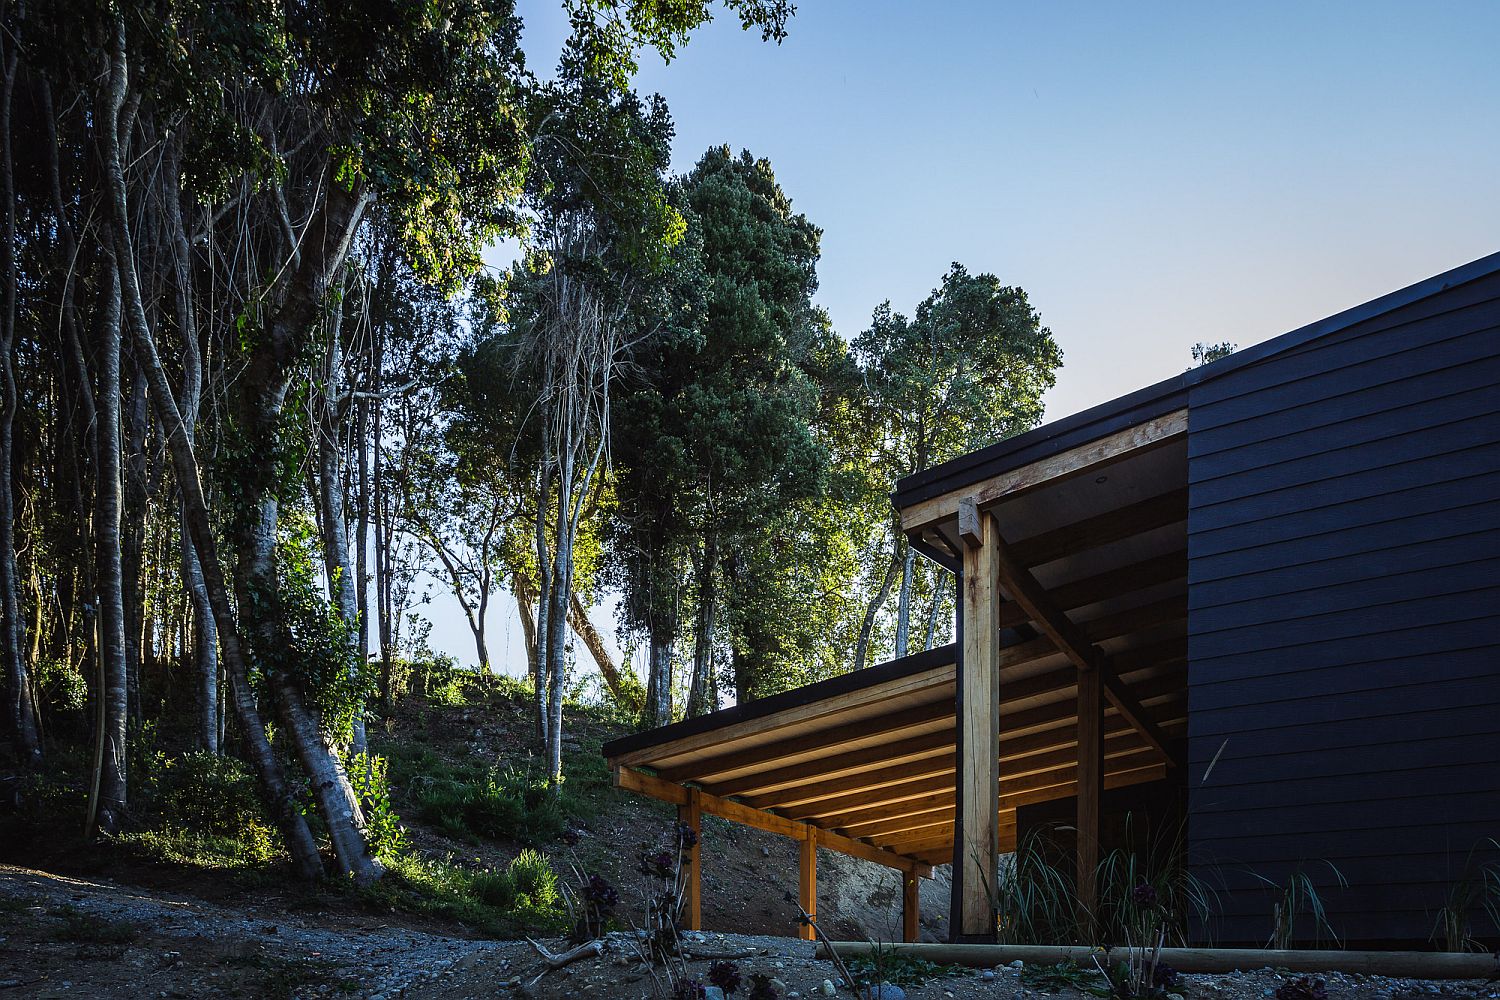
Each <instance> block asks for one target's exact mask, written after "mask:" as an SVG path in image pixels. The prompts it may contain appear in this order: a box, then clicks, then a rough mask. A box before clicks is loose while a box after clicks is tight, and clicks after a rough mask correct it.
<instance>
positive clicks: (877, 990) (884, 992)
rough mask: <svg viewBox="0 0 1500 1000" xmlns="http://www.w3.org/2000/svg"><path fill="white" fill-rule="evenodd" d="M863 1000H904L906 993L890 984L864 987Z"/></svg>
mask: <svg viewBox="0 0 1500 1000" xmlns="http://www.w3.org/2000/svg"><path fill="white" fill-rule="evenodd" d="M865 1000H906V991H905V990H903V989H902V988H901V987H899V986H894V985H892V984H891V983H881V984H880V985H878V986H867V987H865Z"/></svg>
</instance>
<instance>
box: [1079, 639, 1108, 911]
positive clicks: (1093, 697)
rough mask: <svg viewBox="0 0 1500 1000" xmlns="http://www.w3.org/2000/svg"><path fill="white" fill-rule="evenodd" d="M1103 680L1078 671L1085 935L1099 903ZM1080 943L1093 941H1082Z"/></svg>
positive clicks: (1081, 904) (1081, 889)
mask: <svg viewBox="0 0 1500 1000" xmlns="http://www.w3.org/2000/svg"><path fill="white" fill-rule="evenodd" d="M1103 732H1104V677H1103V675H1102V674H1101V673H1100V671H1098V670H1084V669H1081V668H1080V669H1079V671H1078V781H1077V804H1078V822H1077V827H1078V923H1079V929H1080V931H1084V932H1086V931H1087V930H1088V929H1089V928H1090V926H1091V924H1092V922H1093V918H1094V914H1095V906H1096V904H1097V903H1098V884H1097V882H1096V880H1095V876H1096V873H1097V871H1098V868H1099V833H1100V823H1099V813H1100V808H1101V802H1100V798H1101V796H1102V794H1103V788H1104V738H1103ZM1082 940H1092V938H1089V937H1084V938H1083V939H1082Z"/></svg>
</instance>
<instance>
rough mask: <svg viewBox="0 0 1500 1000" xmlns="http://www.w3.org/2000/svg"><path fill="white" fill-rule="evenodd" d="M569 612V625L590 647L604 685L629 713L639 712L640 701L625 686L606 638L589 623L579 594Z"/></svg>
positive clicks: (574, 596)
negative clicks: (605, 643)
mask: <svg viewBox="0 0 1500 1000" xmlns="http://www.w3.org/2000/svg"><path fill="white" fill-rule="evenodd" d="M568 611H569V614H568V623H569V624H570V625H572V626H573V632H574V634H575V635H577V636H578V638H580V639H582V640H583V644H584V645H585V646H587V647H588V651H589V655H590V656H592V657H593V658H594V665H595V666H596V667H598V668H599V676H600V677H603V678H604V685H605V687H607V688H609V693H610V694H611V695H613V696H614V699H615V701H616V702H618V703H619V705H620V707H621V708H623V709H625V710H626V711H627V712H639V711H640V710H641V703H640V700H639V699H638V698H637V697H635V693H634V692H633V691H631V690H630V689H629V688H627V687H626V686H625V680H624V678H623V677H621V676H620V670H619V668H618V667H616V666H615V661H614V658H613V657H611V656H610V655H609V649H608V647H606V646H605V645H604V637H603V636H602V635H600V634H599V630H598V629H596V628H594V623H593V622H591V621H589V616H588V609H586V608H585V607H584V606H583V602H582V601H580V600H579V599H578V595H577V594H574V595H573V597H572V602H571V604H570V605H569V608H568Z"/></svg>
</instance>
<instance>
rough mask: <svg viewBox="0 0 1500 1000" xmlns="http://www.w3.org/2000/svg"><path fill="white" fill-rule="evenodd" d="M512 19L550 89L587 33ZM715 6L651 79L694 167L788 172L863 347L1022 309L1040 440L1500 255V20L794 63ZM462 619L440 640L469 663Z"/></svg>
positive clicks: (835, 312)
mask: <svg viewBox="0 0 1500 1000" xmlns="http://www.w3.org/2000/svg"><path fill="white" fill-rule="evenodd" d="M518 9H519V12H520V14H521V16H522V18H523V19H524V21H525V30H524V33H523V36H522V37H523V45H524V47H525V49H526V52H527V61H528V64H529V65H530V66H531V68H532V69H533V70H534V71H535V72H537V73H539V74H543V75H547V74H549V73H550V68H551V67H552V66H553V65H554V64H555V62H556V56H557V53H558V49H559V46H560V45H561V42H562V39H563V36H564V34H565V32H566V27H567V25H566V21H565V19H564V18H563V17H562V15H561V13H560V8H559V6H558V5H557V3H556V0H520V3H519V8H518ZM718 14H719V17H718V20H716V21H715V22H714V23H712V24H710V25H708V26H706V27H705V28H703V29H701V30H700V31H699V32H698V33H697V34H696V35H695V36H694V38H693V40H692V41H691V42H690V43H689V44H688V45H687V46H686V48H684V49H683V50H681V51H680V52H679V54H678V56H677V58H676V59H674V60H673V61H672V62H671V63H670V64H667V65H664V64H663V63H662V61H661V60H660V59H659V58H656V57H655V56H651V55H648V56H647V57H646V58H645V59H644V60H643V61H642V67H641V72H640V74H639V76H638V78H637V87H638V89H639V90H641V91H643V92H648V93H650V92H655V93H660V94H661V95H662V96H664V97H665V98H666V100H667V104H668V106H669V107H670V108H671V110H672V113H673V117H674V119H675V121H676V125H677V134H676V140H675V142H674V145H673V164H672V165H673V169H674V171H678V172H681V171H686V170H688V169H690V168H691V167H692V165H693V163H694V162H695V161H696V160H697V158H698V157H699V155H701V154H702V152H703V151H704V150H705V149H707V148H709V147H710V146H714V145H721V144H726V143H727V144H729V145H730V146H732V147H734V148H735V149H736V150H738V149H741V148H745V149H749V150H750V151H751V152H752V153H754V154H755V155H756V156H761V157H766V158H768V159H769V160H770V161H771V163H772V165H773V167H774V169H775V171H776V176H777V179H778V180H779V181H780V183H781V186H782V188H783V189H784V190H785V191H786V193H787V194H788V196H790V198H791V199H792V202H793V205H794V207H795V208H796V210H798V211H800V212H803V213H805V214H806V215H807V216H808V218H809V219H811V220H812V221H813V222H814V223H816V224H817V225H818V226H820V227H821V228H822V230H823V242H822V252H823V253H822V260H821V262H820V265H819V279H820V288H819V291H818V294H817V296H816V299H817V301H818V303H819V304H820V305H822V306H823V307H824V308H825V309H827V310H828V312H829V314H830V316H831V317H832V319H833V322H834V326H835V329H837V330H838V331H839V332H840V333H841V334H842V335H843V336H845V337H853V336H854V335H856V334H857V333H859V331H860V330H862V329H864V327H865V326H866V325H867V324H868V322H869V319H870V314H871V311H872V310H873V309H874V308H875V306H877V305H878V304H880V303H881V302H883V301H886V300H889V301H890V302H891V304H892V306H893V307H894V308H895V309H897V310H898V311H901V312H906V313H910V312H911V311H912V310H913V309H914V307H915V306H916V304H917V303H918V302H919V301H921V299H922V298H923V297H925V296H926V295H927V293H928V292H929V291H931V290H932V288H933V287H934V286H935V285H936V284H937V283H938V282H939V280H940V279H941V277H942V274H943V272H944V271H946V270H947V268H948V265H949V264H950V263H951V262H954V261H957V262H960V263H962V264H964V265H965V266H966V267H967V268H968V269H969V270H970V271H972V272H985V271H987V272H991V273H994V274H996V275H998V276H999V277H1000V279H1001V280H1002V281H1003V282H1005V283H1006V284H1012V285H1019V286H1020V287H1022V288H1024V289H1025V290H1026V292H1027V294H1028V296H1029V297H1030V300H1031V303H1032V305H1033V306H1034V307H1035V308H1036V309H1037V310H1038V311H1039V312H1040V313H1041V316H1042V320H1043V322H1044V323H1045V324H1046V325H1047V326H1048V327H1049V328H1050V329H1051V330H1052V333H1053V336H1054V337H1055V339H1056V340H1057V342H1058V344H1059V345H1060V346H1061V348H1062V351H1063V361H1064V367H1063V368H1062V370H1061V371H1060V372H1059V373H1058V379H1057V385H1056V386H1055V387H1054V388H1053V389H1052V390H1051V391H1050V392H1049V393H1048V395H1047V398H1046V403H1047V419H1055V418H1058V417H1063V416H1067V415H1068V414H1070V413H1074V412H1077V411H1078V410H1081V409H1085V408H1087V407H1089V406H1092V405H1094V404H1097V403H1102V402H1105V401H1107V400H1109V399H1112V398H1114V397H1116V396H1119V395H1122V394H1124V393H1126V392H1129V391H1131V390H1133V389H1137V388H1140V387H1141V386H1144V385H1148V384H1150V383H1152V382H1156V381H1159V380H1161V379H1164V378H1168V377H1170V376H1172V375H1174V374H1177V373H1178V372H1181V371H1182V370H1183V369H1184V368H1187V367H1188V366H1189V365H1190V364H1191V362H1192V359H1191V356H1190V349H1191V347H1192V345H1193V344H1194V343H1197V342H1200V341H1202V342H1209V343H1217V342H1220V341H1230V342H1233V343H1235V344H1238V345H1239V346H1240V347H1248V346H1250V345H1251V344H1255V343H1258V342H1260V341H1262V340H1266V339H1269V338H1271V337H1274V336H1276V335H1278V334H1281V333H1285V332H1287V331H1288V330H1292V329H1295V328H1297V327H1299V326H1302V325H1304V324H1306V323H1310V322H1313V321H1315V320H1318V319H1321V318H1322V317H1324V316H1327V315H1330V314H1332V313H1335V312H1338V311H1340V310H1342V309H1345V308H1347V307H1349V306H1353V305H1357V304H1359V303H1361V302H1364V301H1367V300H1369V299H1372V298H1375V297H1376V296H1379V295H1382V294H1384V293H1386V292H1389V291H1393V290H1395V289H1397V288H1400V287H1403V286H1405V285H1409V284H1412V283H1413V282H1416V281H1419V280H1421V279H1423V278H1426V277H1429V276H1431V275H1433V274H1436V273H1438V272H1441V271H1445V270H1447V269H1449V268H1452V267H1455V266H1457V265H1459V264H1463V263H1465V262H1467V261H1470V260H1473V259H1475V258H1478V257H1482V256H1484V255H1486V254H1489V253H1492V252H1494V251H1497V250H1500V127H1497V126H1500V60H1497V59H1496V58H1495V40H1496V39H1497V38H1500V4H1496V3H1492V2H1486V3H1457V2H1449V3H1422V4H1418V3H1414V2H1413V3H1401V4H1397V3H1379V2H1369V0H1365V2H1359V3H1336V2H1319V3H1316V4H1309V3H1264V2H1262V3H1255V4H1240V5H1230V4H1209V3H1202V2H1198V3H1131V4H1119V3H1103V2H1099V3H1069V2H1055V0H1048V2H1038V3H1030V4H1020V3H1002V2H975V3H960V2H941V0H934V2H928V3H888V2H879V0H863V2H842V0H841V2H833V0H803V2H801V3H800V4H799V9H798V11H797V14H796V16H795V17H794V18H793V19H792V21H791V23H790V25H789V36H788V38H787V39H786V40H785V41H784V42H782V43H781V44H780V45H777V44H775V43H767V42H763V41H761V39H760V35H759V33H758V32H745V31H742V30H740V28H739V24H738V21H737V19H736V18H735V17H734V16H733V15H732V14H731V13H729V12H726V11H722V10H720V11H718ZM439 589H440V588H435V590H434V594H435V595H436V593H437V592H438V590H439ZM497 604H499V605H500V608H499V609H498V610H497V613H496V618H495V622H494V625H493V626H492V627H494V628H495V629H496V631H497V637H496V641H494V642H492V648H493V649H494V652H495V656H496V659H500V660H505V661H507V662H508V663H509V664H520V666H521V669H524V654H523V653H522V651H521V647H520V646H519V638H518V636H517V635H516V633H517V631H518V630H517V628H516V623H515V620H514V616H513V614H512V612H511V610H510V609H511V607H512V605H511V604H510V603H508V602H507V601H505V600H503V599H502V600H500V601H498V602H497ZM450 605H451V602H447V601H443V600H441V599H440V598H437V597H436V596H435V598H434V603H433V604H432V605H430V606H428V607H427V608H426V609H424V610H426V611H428V612H430V614H431V617H432V618H433V620H434V629H433V635H432V642H433V645H434V647H435V648H438V649H440V650H443V651H447V652H451V653H453V654H455V655H457V656H458V657H459V658H460V659H461V660H465V661H469V660H472V658H473V653H472V643H471V641H470V638H469V633H468V631H467V629H466V628H465V627H464V625H463V623H462V619H461V617H460V616H459V613H458V611H457V608H456V607H453V606H450ZM595 618H596V621H597V622H598V624H599V625H600V626H601V628H602V630H603V631H605V632H606V634H608V635H612V634H613V631H614V628H613V621H612V615H611V614H610V611H609V609H608V608H601V609H599V610H598V611H597V612H596V614H595ZM501 666H502V667H504V666H506V663H502V664H501ZM512 672H514V668H512Z"/></svg>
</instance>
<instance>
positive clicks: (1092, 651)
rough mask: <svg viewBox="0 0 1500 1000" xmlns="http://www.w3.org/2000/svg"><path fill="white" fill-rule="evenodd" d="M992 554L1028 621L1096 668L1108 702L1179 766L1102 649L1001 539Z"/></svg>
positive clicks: (1082, 665) (1081, 665)
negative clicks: (994, 555) (1075, 622)
mask: <svg viewBox="0 0 1500 1000" xmlns="http://www.w3.org/2000/svg"><path fill="white" fill-rule="evenodd" d="M996 558H997V562H998V565H999V571H1000V579H1001V582H1002V583H1003V584H1004V586H1005V589H1006V590H1007V591H1009V592H1010V595H1011V597H1012V598H1014V599H1015V601H1016V603H1017V604H1019V605H1020V606H1021V607H1022V608H1023V609H1025V611H1026V614H1027V615H1028V616H1030V618H1031V622H1032V624H1034V625H1035V626H1036V627H1037V628H1038V629H1039V630H1040V631H1041V632H1042V633H1044V634H1045V635H1046V636H1047V638H1049V639H1051V640H1052V642H1053V643H1054V644H1056V646H1057V648H1058V649H1059V650H1061V651H1062V652H1063V653H1064V654H1066V655H1067V657H1068V659H1070V660H1072V661H1073V663H1074V664H1075V665H1076V666H1077V667H1078V669H1079V670H1097V671H1099V673H1100V676H1101V678H1102V679H1103V682H1104V691H1105V695H1106V696H1107V697H1108V698H1109V700H1110V703H1111V704H1113V705H1114V706H1115V708H1116V710H1118V711H1119V713H1120V714H1121V715H1123V716H1125V718H1127V719H1129V720H1130V724H1131V725H1133V726H1135V728H1136V730H1137V731H1138V732H1140V734H1141V737H1142V738H1143V739H1145V740H1146V742H1148V743H1150V744H1151V745H1152V746H1154V747H1155V748H1156V749H1157V750H1158V751H1160V752H1161V754H1162V756H1164V757H1165V758H1166V759H1167V761H1168V762H1169V763H1171V764H1172V765H1173V766H1174V767H1180V766H1181V765H1182V761H1181V760H1180V759H1179V757H1178V755H1177V753H1176V752H1175V751H1174V750H1173V749H1172V748H1171V746H1170V745H1169V744H1168V742H1167V739H1166V737H1165V735H1164V734H1163V733H1162V731H1161V729H1160V728H1158V727H1157V725H1156V723H1155V722H1153V721H1152V719H1151V717H1150V716H1149V715H1148V714H1146V711H1145V709H1144V708H1142V706H1141V703H1140V702H1139V701H1138V700H1137V699H1136V697H1135V695H1134V694H1132V693H1131V692H1130V690H1129V688H1127V687H1126V686H1125V685H1124V684H1123V683H1122V682H1121V681H1120V679H1119V677H1118V676H1117V675H1116V674H1115V671H1114V669H1113V668H1112V667H1111V666H1110V664H1109V659H1108V657H1106V656H1105V654H1104V651H1103V650H1101V649H1100V648H1099V647H1098V646H1096V645H1094V643H1093V642H1092V641H1091V640H1090V639H1089V637H1088V635H1087V634H1086V633H1085V632H1084V630H1083V629H1082V628H1081V627H1079V626H1078V625H1076V624H1074V622H1073V620H1072V619H1071V618H1069V617H1068V616H1067V614H1066V613H1065V612H1064V611H1063V610H1062V609H1061V608H1059V607H1058V606H1057V603H1056V602H1055V601H1054V600H1053V599H1052V596H1051V595H1050V594H1048V593H1047V591H1046V589H1045V588H1043V587H1042V585H1041V584H1039V583H1037V581H1036V577H1034V576H1032V575H1031V570H1030V569H1028V568H1027V567H1026V566H1024V565H1022V564H1021V563H1020V562H1019V561H1018V560H1017V559H1016V558H1015V555H1014V553H1013V552H1011V550H1010V547H1009V546H1008V545H1007V544H1006V543H1005V540H1004V539H997V540H996Z"/></svg>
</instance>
